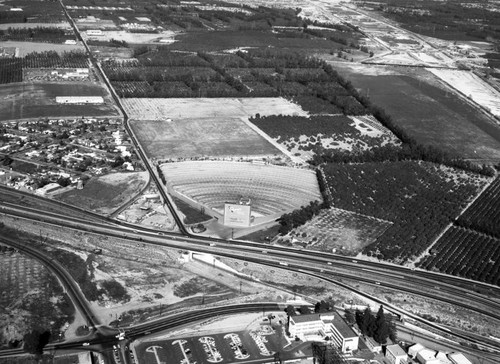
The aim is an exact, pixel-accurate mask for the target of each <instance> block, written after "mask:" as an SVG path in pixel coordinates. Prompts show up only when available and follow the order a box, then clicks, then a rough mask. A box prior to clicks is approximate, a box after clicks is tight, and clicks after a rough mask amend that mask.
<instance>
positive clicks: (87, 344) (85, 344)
mask: <svg viewBox="0 0 500 364" xmlns="http://www.w3.org/2000/svg"><path fill="white" fill-rule="evenodd" d="M82 345H83V346H89V345H90V343H83V344H82Z"/></svg>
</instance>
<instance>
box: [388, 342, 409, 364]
mask: <svg viewBox="0 0 500 364" xmlns="http://www.w3.org/2000/svg"><path fill="white" fill-rule="evenodd" d="M385 357H386V358H387V359H389V361H390V362H391V364H406V363H407V361H408V355H407V354H406V352H405V351H404V350H403V349H402V348H401V346H399V345H398V344H394V345H387V347H386V351H385Z"/></svg>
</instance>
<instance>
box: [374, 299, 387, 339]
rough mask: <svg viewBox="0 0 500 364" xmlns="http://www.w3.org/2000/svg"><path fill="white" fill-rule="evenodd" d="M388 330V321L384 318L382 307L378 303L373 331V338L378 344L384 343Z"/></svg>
mask: <svg viewBox="0 0 500 364" xmlns="http://www.w3.org/2000/svg"><path fill="white" fill-rule="evenodd" d="M389 332H390V329H389V323H388V322H387V320H386V318H385V314H384V308H383V307H382V305H380V308H379V309H378V312H377V317H376V318H375V332H374V333H373V339H374V340H375V341H376V342H378V343H379V344H386V343H387V338H388V337H389Z"/></svg>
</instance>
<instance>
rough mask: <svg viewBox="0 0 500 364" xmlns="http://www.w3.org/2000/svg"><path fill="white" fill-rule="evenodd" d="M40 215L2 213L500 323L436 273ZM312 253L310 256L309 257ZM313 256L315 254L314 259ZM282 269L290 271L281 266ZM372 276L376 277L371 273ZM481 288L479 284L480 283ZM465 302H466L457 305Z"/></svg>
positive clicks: (497, 310) (478, 299) (497, 313)
mask: <svg viewBox="0 0 500 364" xmlns="http://www.w3.org/2000/svg"><path fill="white" fill-rule="evenodd" d="M35 211H36V210H30V211H28V210H27V209H26V208H16V207H11V206H2V207H1V209H0V212H2V213H5V214H10V215H15V216H18V217H23V218H28V219H32V220H36V221H44V222H48V223H51V224H54V225H57V226H66V227H70V228H74V229H78V230H83V231H88V232H94V233H98V234H102V235H107V236H114V237H119V238H125V239H131V240H135V241H142V242H144V243H149V244H154V245H160V246H165V247H171V248H176V249H183V250H192V251H198V252H202V253H208V254H215V255H220V256H226V257H230V258H235V259H243V260H248V258H249V256H250V255H253V256H254V257H255V259H257V262H262V263H264V262H266V261H269V262H273V263H274V264H275V263H277V262H279V261H290V262H291V263H296V264H298V265H299V266H301V267H304V265H305V264H307V267H310V268H317V267H320V266H323V267H326V268H329V267H330V266H329V265H328V263H330V264H332V263H333V264H335V268H336V269H337V270H339V269H341V270H342V271H341V272H337V273H342V274H344V277H345V278H349V279H354V280H358V281H364V282H367V283H372V284H374V283H375V282H379V283H380V284H381V285H385V286H387V287H391V288H395V289H398V290H400V291H406V292H410V293H413V294H419V295H421V296H424V297H428V298H434V299H437V300H439V301H444V300H445V299H447V300H448V301H447V302H452V301H451V300H454V301H455V304H457V305H460V306H462V307H464V308H468V309H471V310H473V311H475V312H480V313H482V314H485V315H487V316H489V317H491V318H493V319H497V320H500V302H498V301H497V300H494V299H491V298H489V297H487V296H484V295H482V294H478V293H476V292H474V291H473V290H472V289H470V290H467V289H464V288H462V287H460V286H457V285H455V284H454V283H453V281H454V280H456V278H455V277H453V279H452V281H451V282H449V281H447V280H444V279H442V276H443V275H437V274H434V273H432V272H424V273H425V274H424V275H421V273H422V272H421V271H411V270H410V269H408V268H404V267H401V268H402V269H396V268H397V267H394V266H392V265H389V266H388V265H385V264H380V263H378V264H373V263H374V262H365V261H361V260H360V261H356V262H352V258H348V257H339V256H332V255H330V254H325V253H319V254H316V253H313V252H310V251H306V252H304V251H300V250H297V249H290V248H282V247H274V246H270V245H264V246H265V248H266V250H265V251H266V253H265V254H264V253H262V244H257V245H256V244H248V245H238V246H235V245H234V244H233V242H232V241H231V242H229V243H228V242H226V241H224V243H221V242H220V241H218V240H217V242H218V243H217V244H216V245H215V246H211V245H213V243H211V241H212V240H211V239H206V238H203V239H197V238H192V237H180V236H175V237H171V238H170V239H169V238H168V237H163V236H158V235H157V234H144V233H142V234H139V233H138V232H137V233H136V232H134V231H130V230H124V229H123V228H120V227H116V226H109V225H105V224H98V223H89V222H86V221H79V220H78V219H74V218H70V217H64V216H60V215H56V214H51V213H47V212H45V213H44V215H43V216H41V215H40V214H38V213H37V212H35ZM304 253H307V254H304ZM309 253H311V254H309ZM281 268H284V269H285V268H286V267H284V266H281ZM363 269H365V270H366V269H370V270H372V271H373V274H372V276H373V277H372V278H366V271H363ZM370 274H371V273H370ZM431 282H432V285H433V287H434V288H433V291H434V292H432V293H431V292H421V288H422V287H430V286H429V284H430V283H431ZM474 284H475V283H474ZM457 297H460V300H457Z"/></svg>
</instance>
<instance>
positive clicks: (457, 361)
mask: <svg viewBox="0 0 500 364" xmlns="http://www.w3.org/2000/svg"><path fill="white" fill-rule="evenodd" d="M448 359H450V361H451V362H452V363H453V364H472V362H471V361H470V360H469V359H467V358H466V356H465V355H464V354H462V353H451V354H448Z"/></svg>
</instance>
